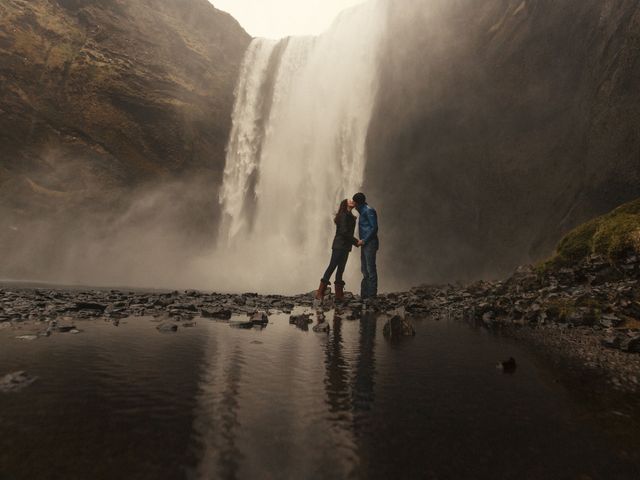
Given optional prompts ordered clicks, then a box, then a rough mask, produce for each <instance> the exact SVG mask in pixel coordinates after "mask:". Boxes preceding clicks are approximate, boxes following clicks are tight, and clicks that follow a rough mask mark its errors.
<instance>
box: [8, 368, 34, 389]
mask: <svg viewBox="0 0 640 480" xmlns="http://www.w3.org/2000/svg"><path fill="white" fill-rule="evenodd" d="M36 379H37V377H30V376H29V375H27V373H26V372H24V371H19V372H13V373H8V374H7V375H5V376H4V377H2V378H0V393H10V392H18V391H20V390H22V389H23V388H25V387H28V386H29V385H31V384H32V383H33V382H35V381H36Z"/></svg>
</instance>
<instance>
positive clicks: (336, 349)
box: [0, 312, 640, 479]
mask: <svg viewBox="0 0 640 480" xmlns="http://www.w3.org/2000/svg"><path fill="white" fill-rule="evenodd" d="M387 318H388V317H385V316H376V315H369V316H365V317H364V318H362V319H359V320H347V319H340V318H335V315H334V312H328V314H327V315H326V322H328V324H329V326H330V331H329V333H326V332H320V333H317V332H314V331H313V328H312V327H313V325H314V324H310V325H309V328H308V329H307V330H304V329H303V328H297V327H296V325H290V324H289V321H288V320H289V316H288V315H272V316H270V317H269V323H268V324H266V326H258V325H256V326H253V327H252V328H251V327H250V328H230V325H229V322H223V321H214V320H209V319H202V318H198V319H196V322H195V325H194V326H192V327H184V326H183V325H180V324H178V330H177V331H176V332H173V331H171V332H166V333H163V332H161V331H159V330H158V329H157V327H158V325H159V323H158V321H157V320H155V319H152V318H149V317H135V318H128V319H123V320H122V321H121V322H120V323H119V325H118V326H115V325H113V324H112V323H110V322H103V321H101V320H85V321H82V320H81V321H76V322H75V323H76V325H75V326H76V328H77V330H78V331H79V332H80V333H79V334H74V335H72V334H70V333H54V334H52V335H51V336H50V337H39V338H37V339H35V340H31V341H24V340H21V339H19V338H16V337H21V336H24V335H26V334H29V333H31V332H29V328H30V327H29V324H25V325H24V326H23V328H22V329H21V330H16V329H13V328H3V329H0V367H1V369H0V377H1V376H3V375H5V374H7V373H11V372H14V371H25V372H27V374H28V375H29V376H30V378H34V379H35V381H34V382H33V383H31V384H30V385H28V387H26V388H24V389H22V390H20V391H17V392H9V393H0V478H2V479H4V478H10V479H14V478H15V479H23V478H40V479H47V478H64V479H86V478H92V479H112V478H131V479H133V478H135V479H164V478H167V479H174V478H175V479H210V478H247V479H253V478H434V479H435V478H455V479H466V478H469V479H471V478H474V479H483V478H487V479H489V478H491V479H494V478H531V479H538V478H567V479H570V478H571V479H572V478H576V479H577V478H592V479H596V478H617V479H626V478H629V479H633V478H640V475H639V473H640V458H639V456H638V452H639V451H640V449H638V446H639V445H640V438H638V437H639V435H637V432H636V431H635V428H634V426H633V425H634V422H635V423H637V420H638V419H637V417H633V414H632V413H625V412H624V411H623V412H620V411H617V410H615V411H614V410H611V411H603V410H602V409H601V408H599V409H594V408H593V406H591V405H589V404H587V403H585V402H582V401H581V400H580V398H579V396H577V395H576V392H574V391H572V390H571V389H570V388H567V386H565V384H563V383H562V382H560V381H558V376H557V375H556V372H554V371H553V369H551V368H549V367H548V366H547V365H546V364H545V363H544V362H541V361H540V360H539V359H538V358H537V357H536V356H535V355H533V354H532V353H531V352H529V351H528V350H527V349H526V348H523V347H522V346H521V345H519V344H517V343H515V342H514V341H512V340H509V339H506V338H502V337H500V336H496V335H494V334H491V333H490V332H487V331H486V330H481V329H476V328H472V327H470V326H468V325H466V324H463V323H461V322H458V321H454V320H441V321H436V320H433V319H422V320H420V319H418V320H414V321H413V324H414V326H415V330H416V335H415V337H408V338H403V339H400V341H395V342H389V341H388V340H386V339H385V338H384V336H383V325H384V322H385V321H386V319H387ZM232 321H233V323H234V324H236V323H247V317H237V318H234V319H232ZM510 357H513V358H515V359H516V361H517V368H516V369H515V370H514V371H510V372H508V373H507V372H505V371H503V370H501V369H498V368H496V363H497V362H500V361H503V360H506V359H508V358H510ZM624 415H631V417H629V418H624ZM621 416H622V417H621ZM620 425H622V427H620ZM625 425H627V426H626V427H625ZM620 428H622V431H620Z"/></svg>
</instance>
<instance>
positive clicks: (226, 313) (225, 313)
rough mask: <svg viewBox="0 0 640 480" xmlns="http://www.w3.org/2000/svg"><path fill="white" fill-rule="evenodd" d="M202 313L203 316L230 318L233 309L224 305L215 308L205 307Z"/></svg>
mask: <svg viewBox="0 0 640 480" xmlns="http://www.w3.org/2000/svg"><path fill="white" fill-rule="evenodd" d="M200 314H201V315H202V317H203V318H216V319H219V320H229V319H230V318H231V310H229V309H227V308H222V307H220V308H214V309H207V308H203V309H202V310H200Z"/></svg>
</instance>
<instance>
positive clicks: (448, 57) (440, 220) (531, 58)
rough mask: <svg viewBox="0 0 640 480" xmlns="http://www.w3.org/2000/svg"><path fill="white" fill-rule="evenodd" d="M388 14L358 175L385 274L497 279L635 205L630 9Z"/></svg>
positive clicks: (638, 163)
mask: <svg viewBox="0 0 640 480" xmlns="http://www.w3.org/2000/svg"><path fill="white" fill-rule="evenodd" d="M390 12H391V13H390V20H389V31H388V39H387V42H386V45H387V50H386V52H385V53H384V54H383V57H382V58H383V61H382V69H381V88H380V92H381V93H380V95H379V99H378V106H377V112H376V114H375V117H374V120H373V124H372V127H371V131H370V134H369V137H370V139H369V146H368V148H369V163H368V166H367V174H366V177H367V180H366V183H367V190H368V191H369V193H370V197H371V199H372V202H374V203H377V204H378V207H379V210H380V211H379V215H380V217H381V222H382V228H383V236H382V241H383V250H381V256H382V259H383V261H384V262H385V274H386V275H387V276H391V277H394V278H395V279H402V280H403V281H404V283H405V284H406V283H415V282H418V281H421V280H431V281H443V280H454V279H470V278H479V277H491V276H496V275H502V274H504V273H506V272H508V271H510V270H511V269H512V268H513V267H514V266H515V265H517V264H520V263H525V262H528V261H532V260H537V259H540V258H542V257H545V256H547V255H549V254H550V253H551V252H552V250H553V247H554V246H555V244H556V242H557V241H558V240H559V238H560V237H561V236H562V234H563V233H566V231H568V230H569V229H570V228H572V227H573V226H575V225H576V224H578V223H580V222H582V221H584V220H585V219H587V218H590V217H592V216H594V215H596V214H600V213H603V212H605V211H608V210H610V209H611V208H612V207H613V206H615V205H618V204H620V203H623V202H624V201H628V200H630V199H633V198H636V197H638V196H639V195H640V182H639V180H640V113H639V112H640V90H639V89H638V85H640V55H639V54H638V51H639V49H640V6H638V3H637V2H635V1H633V0H615V1H613V0H612V1H601V0H563V1H560V2H558V1H551V0H524V1H523V0H472V1H449V0H447V1H444V0H429V1H427V0H408V1H405V2H401V3H400V2H392V3H391V6H390ZM385 260H386V261H385Z"/></svg>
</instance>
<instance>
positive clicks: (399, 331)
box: [382, 315, 416, 340]
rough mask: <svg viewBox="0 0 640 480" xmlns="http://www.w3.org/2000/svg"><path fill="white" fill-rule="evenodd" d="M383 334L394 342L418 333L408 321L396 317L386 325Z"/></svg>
mask: <svg viewBox="0 0 640 480" xmlns="http://www.w3.org/2000/svg"><path fill="white" fill-rule="evenodd" d="M382 333H383V335H384V336H385V337H386V338H388V339H391V340H393V339H397V338H402V337H412V336H414V335H415V334H416V331H415V328H413V325H411V323H410V322H409V321H408V320H406V319H404V318H402V317H401V316H399V315H396V316H394V317H392V318H391V319H390V320H389V321H388V322H387V323H386V324H385V325H384V328H383V329H382Z"/></svg>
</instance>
